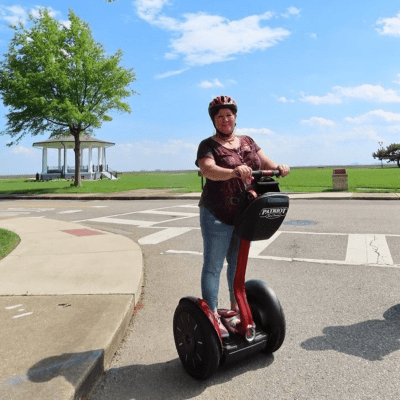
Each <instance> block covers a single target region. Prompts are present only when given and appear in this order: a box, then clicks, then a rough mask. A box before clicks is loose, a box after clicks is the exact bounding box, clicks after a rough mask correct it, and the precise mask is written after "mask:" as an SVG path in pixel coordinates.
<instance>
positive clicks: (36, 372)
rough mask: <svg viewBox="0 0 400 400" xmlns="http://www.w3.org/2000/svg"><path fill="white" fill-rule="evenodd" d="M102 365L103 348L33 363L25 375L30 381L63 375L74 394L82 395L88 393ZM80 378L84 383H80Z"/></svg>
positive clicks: (39, 380)
mask: <svg viewBox="0 0 400 400" xmlns="http://www.w3.org/2000/svg"><path fill="white" fill-rule="evenodd" d="M103 365H104V352H103V350H93V351H86V352H82V353H64V354H61V355H59V356H54V357H48V358H45V359H43V360H41V361H39V362H38V363H36V364H34V365H33V366H32V367H31V368H29V371H28V374H27V377H28V379H29V380H30V381H31V382H36V383H42V382H49V381H51V380H52V379H54V378H57V377H59V376H63V377H64V378H65V379H66V380H67V381H68V382H69V383H70V384H71V385H72V386H73V387H74V388H75V392H76V393H75V394H76V395H79V396H83V395H86V394H88V393H89V391H90V390H91V388H92V387H93V384H94V383H95V379H96V378H97V377H98V376H99V375H100V374H101V373H102V372H103ZM82 380H84V381H85V385H81V383H82Z"/></svg>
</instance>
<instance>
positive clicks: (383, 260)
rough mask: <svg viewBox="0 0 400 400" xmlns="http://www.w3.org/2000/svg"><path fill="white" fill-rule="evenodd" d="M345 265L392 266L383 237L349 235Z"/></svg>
mask: <svg viewBox="0 0 400 400" xmlns="http://www.w3.org/2000/svg"><path fill="white" fill-rule="evenodd" d="M346 263H350V264H382V265H393V259H392V256H391V254H390V250H389V247H388V245H387V242H386V238H385V236H384V235H371V234H369V235H359V234H350V235H349V240H348V244H347V253H346Z"/></svg>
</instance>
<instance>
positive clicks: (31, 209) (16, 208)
mask: <svg viewBox="0 0 400 400" xmlns="http://www.w3.org/2000/svg"><path fill="white" fill-rule="evenodd" d="M7 210H11V211H18V212H43V211H52V210H54V208H22V207H21V208H20V207H9V208H8V209H7Z"/></svg>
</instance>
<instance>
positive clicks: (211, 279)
mask: <svg viewBox="0 0 400 400" xmlns="http://www.w3.org/2000/svg"><path fill="white" fill-rule="evenodd" d="M208 113H209V115H210V118H211V121H212V122H213V124H214V127H215V134H214V135H213V136H211V137H209V138H207V139H205V140H203V141H202V142H201V143H200V145H199V148H198V151H197V159H196V165H197V166H198V167H199V168H200V169H201V172H202V174H203V175H204V176H205V177H206V184H205V185H204V188H203V193H202V195H201V199H200V203H199V207H200V226H201V232H202V235H203V246H204V250H203V253H204V260H203V269H202V275H201V290H202V297H203V299H204V300H205V301H206V302H207V304H208V306H209V307H210V309H211V310H212V311H213V312H214V315H215V316H216V318H217V320H218V325H219V329H220V332H221V335H222V336H223V337H226V336H229V334H228V331H227V329H226V328H225V326H224V325H223V324H222V323H221V321H220V318H219V315H218V312H217V303H218V292H219V281H220V275H221V271H222V268H223V264H224V260H225V258H226V260H227V262H228V270H227V277H228V287H229V292H230V301H231V309H232V310H234V311H239V309H238V305H237V302H236V299H235V296H234V293H233V281H234V277H235V269H236V261H237V254H238V251H239V242H240V240H239V238H238V237H236V235H234V234H233V229H234V227H233V225H234V221H235V218H236V215H237V213H238V211H239V209H238V208H239V207H238V206H239V194H240V193H241V192H242V190H243V189H244V187H245V185H247V184H249V183H250V182H251V173H252V171H255V170H260V169H264V170H279V171H280V173H281V176H282V177H284V176H286V175H287V174H288V173H289V172H290V168H289V167H288V166H287V165H277V164H276V163H275V162H274V161H272V160H271V159H270V158H268V157H267V156H266V155H265V154H264V152H263V151H262V150H261V148H260V147H259V146H258V145H257V144H256V143H255V142H254V140H253V139H251V138H250V137H249V136H237V135H236V134H235V127H236V115H237V104H236V102H235V101H234V100H233V99H232V98H231V97H228V96H219V97H216V98H215V99H213V100H212V101H211V103H210V104H209V107H208ZM232 322H233V323H237V322H238V321H232Z"/></svg>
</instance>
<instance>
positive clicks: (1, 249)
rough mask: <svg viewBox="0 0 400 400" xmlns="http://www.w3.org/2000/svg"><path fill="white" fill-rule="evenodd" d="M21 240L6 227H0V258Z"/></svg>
mask: <svg viewBox="0 0 400 400" xmlns="http://www.w3.org/2000/svg"><path fill="white" fill-rule="evenodd" d="M20 241H21V239H20V237H19V236H18V235H17V234H16V233H14V232H11V231H8V230H7V229H0V260H1V259H2V258H4V257H5V256H6V255H8V254H10V253H11V252H12V251H13V250H14V249H15V248H16V247H17V246H18V244H19V242H20Z"/></svg>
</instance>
